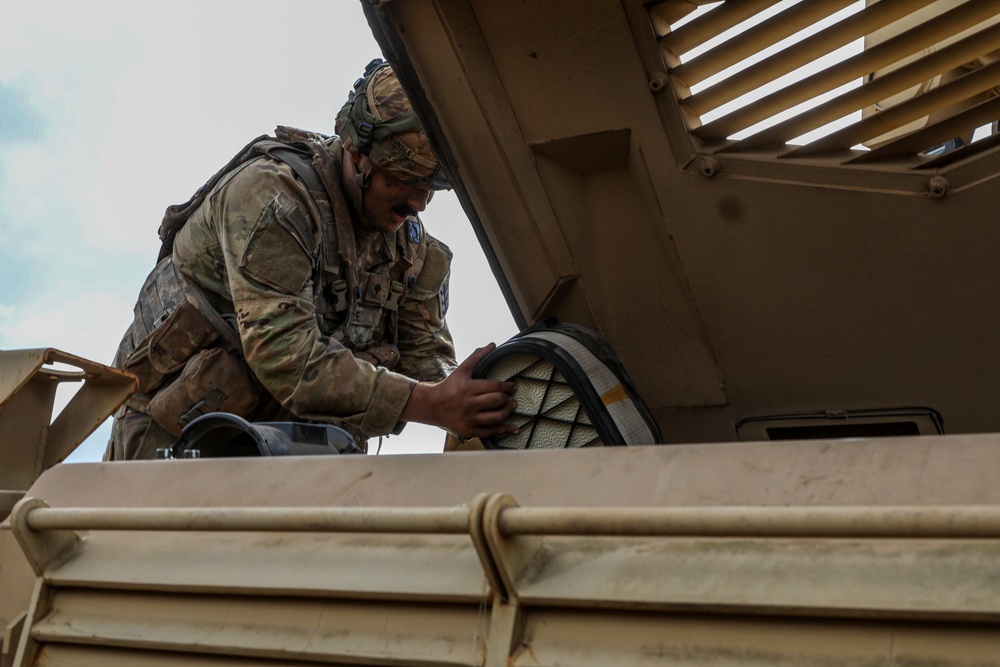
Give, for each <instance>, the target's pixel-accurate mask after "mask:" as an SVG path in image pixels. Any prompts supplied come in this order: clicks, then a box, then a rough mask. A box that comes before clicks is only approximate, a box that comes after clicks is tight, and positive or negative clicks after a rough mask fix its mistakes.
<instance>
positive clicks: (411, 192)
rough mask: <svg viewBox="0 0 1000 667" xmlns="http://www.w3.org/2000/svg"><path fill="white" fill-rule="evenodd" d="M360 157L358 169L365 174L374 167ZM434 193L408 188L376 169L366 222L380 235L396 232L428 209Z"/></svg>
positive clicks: (366, 206) (367, 197)
mask: <svg viewBox="0 0 1000 667" xmlns="http://www.w3.org/2000/svg"><path fill="white" fill-rule="evenodd" d="M359 157H360V158H361V160H360V161H359V162H358V164H357V166H358V168H359V169H360V170H361V171H364V170H365V169H366V168H370V167H371V163H370V162H368V158H367V156H359ZM432 194H433V193H432V192H431V191H430V190H424V189H423V188H418V187H416V186H414V185H407V184H406V183H404V182H403V181H401V180H399V179H398V178H396V177H395V176H393V175H392V173H391V172H389V171H387V170H385V169H375V170H373V171H372V174H371V179H370V180H369V185H368V187H367V188H366V189H365V193H364V200H363V201H364V218H365V222H367V223H368V224H369V225H370V226H371V227H373V228H374V229H377V230H378V231H380V232H386V233H390V234H391V233H395V232H396V230H397V229H399V228H400V227H401V226H402V224H403V223H404V222H406V219H407V218H409V217H410V216H412V215H416V214H417V213H420V212H421V211H423V210H424V209H425V208H427V202H429V201H430V200H431V195H432Z"/></svg>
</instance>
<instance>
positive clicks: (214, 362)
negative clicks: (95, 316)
mask: <svg viewBox="0 0 1000 667" xmlns="http://www.w3.org/2000/svg"><path fill="white" fill-rule="evenodd" d="M336 131H337V133H338V135H339V137H338V136H334V137H326V136H323V135H319V134H314V133H310V132H304V131H301V130H294V129H291V128H282V127H279V128H278V129H277V131H276V133H275V137H273V138H272V137H266V136H265V137H259V138H258V139H256V140H254V141H253V142H251V144H249V145H248V146H247V147H246V148H245V149H244V150H243V151H241V152H240V153H239V154H238V155H237V156H236V157H234V158H233V160H232V161H230V163H229V164H228V165H226V166H225V167H224V168H223V169H222V170H220V171H219V173H217V174H216V175H215V176H214V177H213V178H212V179H211V180H210V181H209V182H208V183H206V184H205V185H204V186H202V188H201V189H200V190H199V191H198V192H197V193H196V194H195V195H194V196H193V197H192V198H191V200H189V201H188V202H187V203H185V204H182V205H177V206H171V207H170V208H168V209H167V214H166V215H165V217H164V221H163V224H162V225H161V227H160V238H161V239H162V240H163V247H162V248H161V251H160V260H159V262H158V264H157V267H156V268H155V269H154V270H153V272H152V273H151V274H150V276H149V278H147V280H146V283H145V285H144V286H143V290H142V292H141V293H140V297H139V302H138V304H137V305H136V309H135V313H136V314H135V319H134V321H133V324H132V326H131V327H130V328H129V330H128V332H127V333H126V335H125V337H124V339H123V340H122V344H121V346H120V348H119V350H118V354H117V356H116V360H115V365H116V366H118V367H121V368H125V369H127V370H129V371H131V372H133V373H135V374H136V376H137V377H138V378H139V381H140V389H139V392H138V393H136V394H135V395H133V396H132V398H130V399H129V401H128V403H127V404H126V405H125V406H123V408H122V409H121V410H120V411H119V412H118V413H117V414H116V415H115V424H114V427H113V429H112V437H111V442H110V443H109V445H108V450H107V452H106V454H105V459H107V460H125V459H137V458H151V457H153V456H154V455H155V452H156V450H157V449H159V448H162V447H168V446H170V445H171V444H173V443H174V442H175V441H176V439H177V436H179V435H180V432H181V429H183V427H184V426H185V425H186V424H187V423H189V422H190V421H191V420H192V419H194V418H196V417H198V416H200V415H202V414H205V413H207V412H215V411H223V412H232V413H234V414H238V415H241V416H244V417H246V418H247V419H250V420H253V421H265V420H268V421H274V420H279V419H291V420H311V421H317V422H326V423H333V424H337V425H341V426H343V427H345V428H347V429H348V430H349V431H350V432H351V433H352V434H353V435H354V436H355V439H356V440H358V442H359V443H360V444H362V446H364V444H365V441H366V438H368V437H371V436H379V435H384V434H388V433H395V432H398V431H399V429H400V428H402V425H403V424H405V422H407V421H416V422H422V423H425V424H431V425H435V426H439V427H441V428H444V429H446V430H448V431H451V432H452V433H454V434H457V435H461V436H470V437H471V436H489V435H500V434H503V433H515V432H516V431H517V429H516V428H514V427H513V426H510V425H506V424H503V420H504V419H505V418H506V417H507V416H508V415H509V414H510V412H511V410H512V409H513V408H514V401H513V398H512V396H513V391H514V387H513V384H512V383H509V382H505V383H501V382H495V381H491V380H474V379H472V377H471V373H472V369H473V368H474V367H475V365H476V363H478V361H479V360H480V359H481V358H482V357H483V356H485V355H486V354H487V353H488V352H489V351H490V350H491V349H492V345H490V346H487V347H484V348H480V349H479V350H477V351H476V352H475V353H473V354H472V355H471V356H470V357H469V358H468V359H467V360H466V361H465V362H463V363H462V364H461V365H460V366H458V367H457V368H455V358H454V347H453V345H452V340H451V335H450V334H449V332H448V327H447V324H446V322H445V319H444V316H445V311H446V310H447V299H448V276H449V268H450V261H451V251H450V250H449V249H448V248H447V247H446V246H445V245H444V244H443V243H441V242H440V241H438V240H436V239H434V238H433V237H432V236H430V235H429V234H427V233H426V231H425V230H424V228H423V224H422V223H421V221H420V218H419V216H418V213H419V212H421V211H423V210H424V208H425V207H426V205H427V203H428V202H429V201H430V199H431V196H432V195H433V191H434V190H438V189H443V188H446V187H448V184H447V180H446V179H445V177H444V174H443V172H442V170H441V168H440V166H439V165H438V162H437V159H436V157H435V156H434V154H433V153H432V152H431V150H430V147H429V145H428V141H427V136H426V135H425V134H424V132H423V130H422V128H421V127H420V124H419V122H418V120H417V118H416V116H415V114H414V113H413V109H412V107H411V105H410V102H409V100H408V99H407V98H406V96H405V94H404V93H403V90H402V88H401V87H400V85H399V81H398V80H397V78H396V76H395V74H394V73H393V72H392V70H391V69H390V68H389V66H388V65H386V64H385V63H384V62H383V61H380V60H376V61H373V62H372V63H371V64H369V66H368V68H367V69H366V70H365V76H364V77H363V78H361V79H359V80H358V82H357V83H356V84H355V89H354V91H353V92H352V93H351V95H350V96H349V98H348V101H347V103H346V104H345V105H344V107H343V108H342V109H341V110H340V113H339V114H338V115H337V121H336Z"/></svg>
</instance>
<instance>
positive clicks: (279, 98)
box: [0, 0, 516, 460]
mask: <svg viewBox="0 0 1000 667" xmlns="http://www.w3.org/2000/svg"><path fill="white" fill-rule="evenodd" d="M279 8H280V9H279ZM279 13H280V14H279ZM379 55H380V54H379V52H378V47H377V45H376V44H375V42H374V40H373V39H372V37H371V33H370V30H369V28H368V26H367V24H366V22H365V20H364V17H363V15H362V11H361V5H360V2H350V1H341V2H328V1H314V0H298V1H296V2H287V3H282V4H281V5H278V4H277V3H265V2H234V1H230V0H212V1H211V2H192V1H189V0H179V1H178V0H174V1H171V2H161V1H145V2H142V3H132V2H114V1H108V0H104V1H98V2H89V3H78V2H69V1H66V0H38V1H36V2H33V3H8V6H7V7H5V8H4V20H3V21H2V22H0V349H22V348H36V347H55V348H58V349H62V350H64V351H66V352H69V353H71V354H75V355H78V356H82V357H85V358H89V359H92V360H94V361H98V362H101V363H109V362H110V360H111V358H112V356H113V355H114V350H115V348H116V347H117V343H118V341H119V339H120V337H121V334H122V332H123V331H124V329H125V327H126V326H127V324H128V322H129V321H130V319H131V311H132V306H133V303H134V300H135V295H136V293H137V292H138V290H139V287H140V286H141V285H142V281H143V279H144V278H145V276H146V273H147V272H148V271H149V270H150V269H151V268H152V265H153V262H154V259H155V256H156V252H157V250H158V247H159V240H158V239H157V236H156V229H157V226H158V225H159V221H160V219H161V217H162V215H163V210H164V208H165V207H166V206H167V205H169V204H172V203H176V202H180V201H184V200H186V199H187V198H188V197H189V196H190V194H191V193H192V192H193V191H194V190H195V189H196V188H197V187H198V186H199V185H201V183H202V182H204V181H205V180H206V179H207V178H208V177H209V176H211V174H213V173H214V172H215V171H216V170H217V169H218V168H219V167H220V166H221V165H223V164H225V163H226V161H228V159H229V158H230V157H231V156H232V155H233V154H234V153H235V152H236V151H237V150H239V149H240V148H241V147H242V146H243V145H244V144H245V143H246V142H247V141H249V140H250V139H251V138H253V137H255V136H257V135H259V134H263V133H268V132H271V131H272V130H273V128H274V127H275V126H276V125H278V124H284V125H293V126H297V127H304V128H307V129H311V130H316V131H320V132H327V133H330V132H332V131H333V117H334V115H335V113H336V111H337V110H338V109H339V108H340V105H341V104H342V102H343V100H344V98H345V96H346V94H347V92H348V90H349V89H350V87H351V85H352V83H353V82H354V80H355V79H356V78H357V77H358V76H359V74H360V73H361V71H362V70H363V69H364V66H365V64H366V63H367V62H368V61H369V60H371V58H373V57H377V56H379ZM423 217H424V220H425V223H426V224H427V226H428V228H429V229H430V230H431V232H432V233H434V234H435V235H436V236H438V237H439V238H441V239H442V240H443V241H445V243H447V244H448V245H450V246H451V247H452V249H453V250H455V252H456V260H455V262H454V264H453V282H452V291H451V311H450V317H449V322H450V325H451V327H452V331H453V333H454V334H455V337H456V343H457V346H458V351H459V356H460V357H464V356H465V355H468V354H469V353H471V352H472V350H473V349H475V348H476V347H478V346H479V345H482V344H485V343H487V342H489V341H496V342H498V343H499V342H502V341H503V340H506V339H507V338H508V337H509V336H511V335H513V333H515V332H516V328H515V327H514V324H513V322H512V320H511V317H510V315H509V313H508V311H507V308H506V305H505V304H504V303H503V300H502V298H501V296H500V293H499V290H498V288H497V287H496V284H495V281H494V280H493V277H492V275H491V274H490V273H489V269H488V268H487V267H486V264H485V261H484V259H483V257H482V252H481V250H480V249H479V247H478V245H477V244H476V241H475V237H474V235H473V233H472V231H471V228H470V227H469V225H468V222H467V220H466V219H465V216H464V214H463V213H462V211H461V208H460V207H459V206H458V204H457V201H456V200H455V198H454V197H453V196H450V195H448V196H439V197H435V200H434V202H433V204H432V205H431V207H430V208H429V209H428V211H427V213H426V214H425V215H424V216H423ZM62 398H65V397H64V396H63V395H62V393H61V399H62ZM109 432H110V423H106V424H105V425H104V426H102V427H101V428H100V429H99V430H98V431H97V433H96V434H95V435H94V436H92V437H91V438H90V439H89V440H88V441H87V443H85V445H84V446H83V447H81V450H80V451H79V452H78V453H77V454H76V455H74V457H72V458H73V459H74V460H96V459H97V458H99V456H100V452H101V451H103V445H104V443H105V442H106V441H107V437H108V433H109ZM442 437H443V436H442V435H441V433H440V432H437V431H435V430H433V429H421V428H414V427H412V426H411V427H410V428H408V429H407V431H406V432H405V433H404V435H403V436H401V437H399V438H391V439H389V440H388V441H387V442H386V445H385V447H384V448H383V451H389V452H397V451H428V450H433V449H434V448H439V447H440V442H441V441H442Z"/></svg>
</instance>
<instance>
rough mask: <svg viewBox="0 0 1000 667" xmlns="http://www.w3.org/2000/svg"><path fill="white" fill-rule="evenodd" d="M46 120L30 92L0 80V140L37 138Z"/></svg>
mask: <svg viewBox="0 0 1000 667" xmlns="http://www.w3.org/2000/svg"><path fill="white" fill-rule="evenodd" d="M43 127H44V121H43V119H42V117H41V114H40V113H39V111H38V109H37V108H36V107H35V106H34V105H33V104H32V103H31V101H30V99H29V98H28V93H27V91H25V90H21V89H19V88H17V87H15V86H7V85H4V84H3V83H2V82H0V140H4V141H5V142H6V141H12V140H36V139H38V137H39V136H40V135H41V133H42V129H43Z"/></svg>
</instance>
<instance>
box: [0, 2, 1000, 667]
mask: <svg viewBox="0 0 1000 667" xmlns="http://www.w3.org/2000/svg"><path fill="white" fill-rule="evenodd" d="M365 8H366V13H367V15H368V17H369V22H370V25H371V28H372V30H373V32H374V34H375V35H376V38H377V39H378V40H379V43H380V45H381V46H382V49H383V52H384V54H385V56H386V58H387V59H388V60H389V61H390V62H391V63H392V64H393V66H394V67H395V69H396V71H397V72H398V74H399V75H400V78H401V80H402V81H403V82H404V86H405V87H406V89H407V91H408V93H409V95H410V97H411V98H412V100H413V101H414V105H415V106H416V107H417V109H418V111H419V115H420V116H421V119H422V121H423V122H424V125H425V127H426V128H428V132H429V134H430V136H431V137H432V140H433V143H434V145H435V148H436V150H437V152H438V154H439V155H440V156H441V157H442V160H443V162H444V163H445V164H446V165H447V171H448V173H449V176H450V178H451V181H452V183H453V184H454V185H455V189H456V191H457V193H458V195H459V197H460V199H461V201H462V203H463V205H464V208H465V210H466V212H467V214H468V217H469V220H470V223H471V224H472V225H473V226H474V228H475V229H476V232H477V234H478V236H479V239H480V241H481V242H482V245H483V247H484V249H485V250H486V252H487V255H488V257H489V259H490V262H491V266H492V269H493V273H494V275H495V276H496V279H497V280H498V281H499V283H500V285H501V287H502V289H503V291H504V294H505V295H506V298H507V300H508V303H509V305H510V308H511V311H512V312H513V314H514V316H515V318H516V319H517V321H518V324H519V326H521V327H524V328H526V327H529V326H534V325H538V324H539V323H543V322H546V321H550V320H558V321H559V322H562V323H571V324H574V325H578V326H582V327H586V328H588V329H590V330H593V331H596V332H597V333H599V334H600V336H601V337H602V338H603V339H604V340H606V341H607V342H608V344H609V345H610V348H611V349H612V350H613V351H614V353H615V354H616V355H617V357H618V358H619V359H620V361H621V363H622V365H623V367H624V368H625V369H627V373H628V376H629V377H630V378H631V382H629V384H630V385H634V388H635V392H636V396H637V397H638V396H641V399H642V402H643V403H644V405H645V406H647V407H648V410H649V413H650V415H651V416H652V418H653V420H654V421H655V422H656V425H657V426H658V429H659V431H660V434H661V437H659V438H658V440H660V442H658V443H656V445H657V446H627V447H622V446H607V447H585V448H573V447H565V448H556V449H551V450H545V451H532V449H533V448H530V447H529V448H527V449H525V450H523V451H468V452H464V451H463V452H449V453H443V454H433V455H417V456H399V457H392V458H388V459H387V458H385V457H382V458H375V457H361V456H343V455H341V456H323V457H299V456H288V457H276V456H261V457H230V458H202V459H197V460H185V459H180V460H162V461H147V462H128V463H114V464H97V463H95V464H79V465H54V464H55V463H57V462H58V461H60V460H61V459H62V458H63V457H64V456H65V454H66V452H67V450H68V449H69V448H71V447H72V446H73V444H75V442H78V441H79V439H82V436H81V433H85V431H86V429H87V426H88V424H89V425H90V426H93V425H96V424H97V423H99V422H100V421H101V420H102V419H103V418H104V417H105V416H106V415H107V414H109V413H110V412H111V411H112V410H114V408H115V406H116V405H118V404H119V403H120V402H121V401H123V400H124V398H125V396H126V395H127V394H128V392H129V391H130V390H131V379H130V378H129V377H127V376H125V375H122V374H120V373H117V372H115V371H114V370H112V369H106V368H104V367H101V366H98V365H96V364H91V363H90V362H86V361H85V360H79V359H76V358H73V357H70V356H69V355H65V354H63V353H58V352H53V351H45V350H42V351H31V352H22V353H16V354H15V353H7V354H5V356H4V357H3V363H4V368H3V383H2V385H0V386H2V388H3V389H4V391H5V393H4V395H3V397H0V398H4V399H5V403H4V407H3V411H2V412H0V456H2V457H3V458H2V459H0V461H2V464H3V465H2V468H0V479H2V484H3V487H2V488H3V491H2V492H0V501H2V502H3V506H2V508H0V509H3V510H4V511H5V512H6V511H7V510H10V509H11V508H12V509H13V511H12V513H11V515H10V517H9V518H8V519H7V522H6V523H5V524H4V529H3V530H2V531H0V626H2V627H4V628H5V630H4V644H3V663H2V664H3V666H4V667H7V666H8V665H17V666H18V667H22V666H25V665H35V664H39V665H41V664H44V665H74V666H80V665H125V664H129V665H131V664H148V665H173V664H192V663H196V664H206V665H220V666H222V665H260V666H263V665H277V664H282V665H307V664H309V665H313V664H337V665H346V664H353V665H382V664H384V665H425V664H426V665H518V666H521V665H524V666H528V665H531V666H536V665H553V666H554V665H607V664H634V665H653V664H663V665H713V666H722V665H791V664H794V665H813V666H817V667H818V666H826V665H834V664H836V665H886V666H889V665H893V666H897V665H913V666H915V665H977V666H980V665H997V664H1000V490H998V485H997V483H996V481H995V477H994V476H995V472H996V471H997V470H1000V410H997V408H996V406H995V400H996V399H995V398H993V397H994V396H995V395H996V394H997V393H998V392H997V390H998V388H1000V387H998V383H1000V381H998V378H1000V355H998V354H996V352H995V341H996V340H998V339H1000V310H998V309H997V308H995V307H994V306H993V304H992V299H993V298H995V296H996V294H997V292H998V289H997V278H996V276H995V273H996V270H995V265H994V264H993V261H994V255H995V253H996V248H997V247H998V245H1000V243H998V242H1000V229H998V228H997V227H996V226H994V224H995V223H994V221H995V218H996V213H995V209H996V206H997V202H998V197H997V194H996V193H997V190H996V187H997V180H996V178H997V175H998V173H1000V139H998V134H997V119H998V118H1000V97H998V94H997V86H998V85H1000V63H998V62H997V60H998V58H997V54H998V53H1000V51H998V50H1000V3H997V2H995V1H993V0H967V1H965V2H961V1H957V0H954V1H953V0H936V1H935V0H881V1H879V2H876V1H872V0H869V1H868V2H853V1H851V0H801V1H799V2H792V1H781V2H779V1H776V0H727V1H725V2H715V3H705V2H700V1H699V0H660V1H656V0H653V1H646V0H618V1H610V0H575V1H573V2H569V1H567V0H547V1H545V2H502V3H501V2H491V1H490V0H392V1H386V0H366V2H365ZM991 267H993V268H991ZM536 330H537V329H536ZM53 361H61V362H66V363H70V364H71V365H72V364H76V366H77V367H78V368H79V370H76V371H58V370H53V369H52V367H51V362H53ZM68 379H76V380H82V381H83V382H84V383H85V387H84V390H81V392H80V393H79V394H78V396H81V397H82V398H79V399H78V400H77V401H76V402H75V403H74V404H72V405H71V406H70V407H69V408H67V410H70V414H69V416H65V415H66V413H65V412H64V413H63V415H62V416H60V417H58V418H57V419H56V420H55V421H53V422H52V423H51V424H50V423H49V420H48V415H47V414H45V412H46V408H47V407H50V406H51V399H50V397H49V393H48V392H49V390H50V388H51V385H52V384H53V383H57V382H59V381H63V380H68ZM601 395H602V396H604V397H605V404H606V405H608V406H610V404H612V403H614V402H615V401H616V400H617V398H616V397H620V396H621V395H622V392H615V391H610V392H604V393H602V394H601ZM39 413H41V414H42V415H43V416H42V417H36V415H37V414H39ZM591 416H592V415H591ZM606 444H611V443H606ZM29 462H30V464H29ZM39 475H40V476H39ZM36 478H37V479H36ZM15 502H16V503H17V505H16V506H15Z"/></svg>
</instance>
